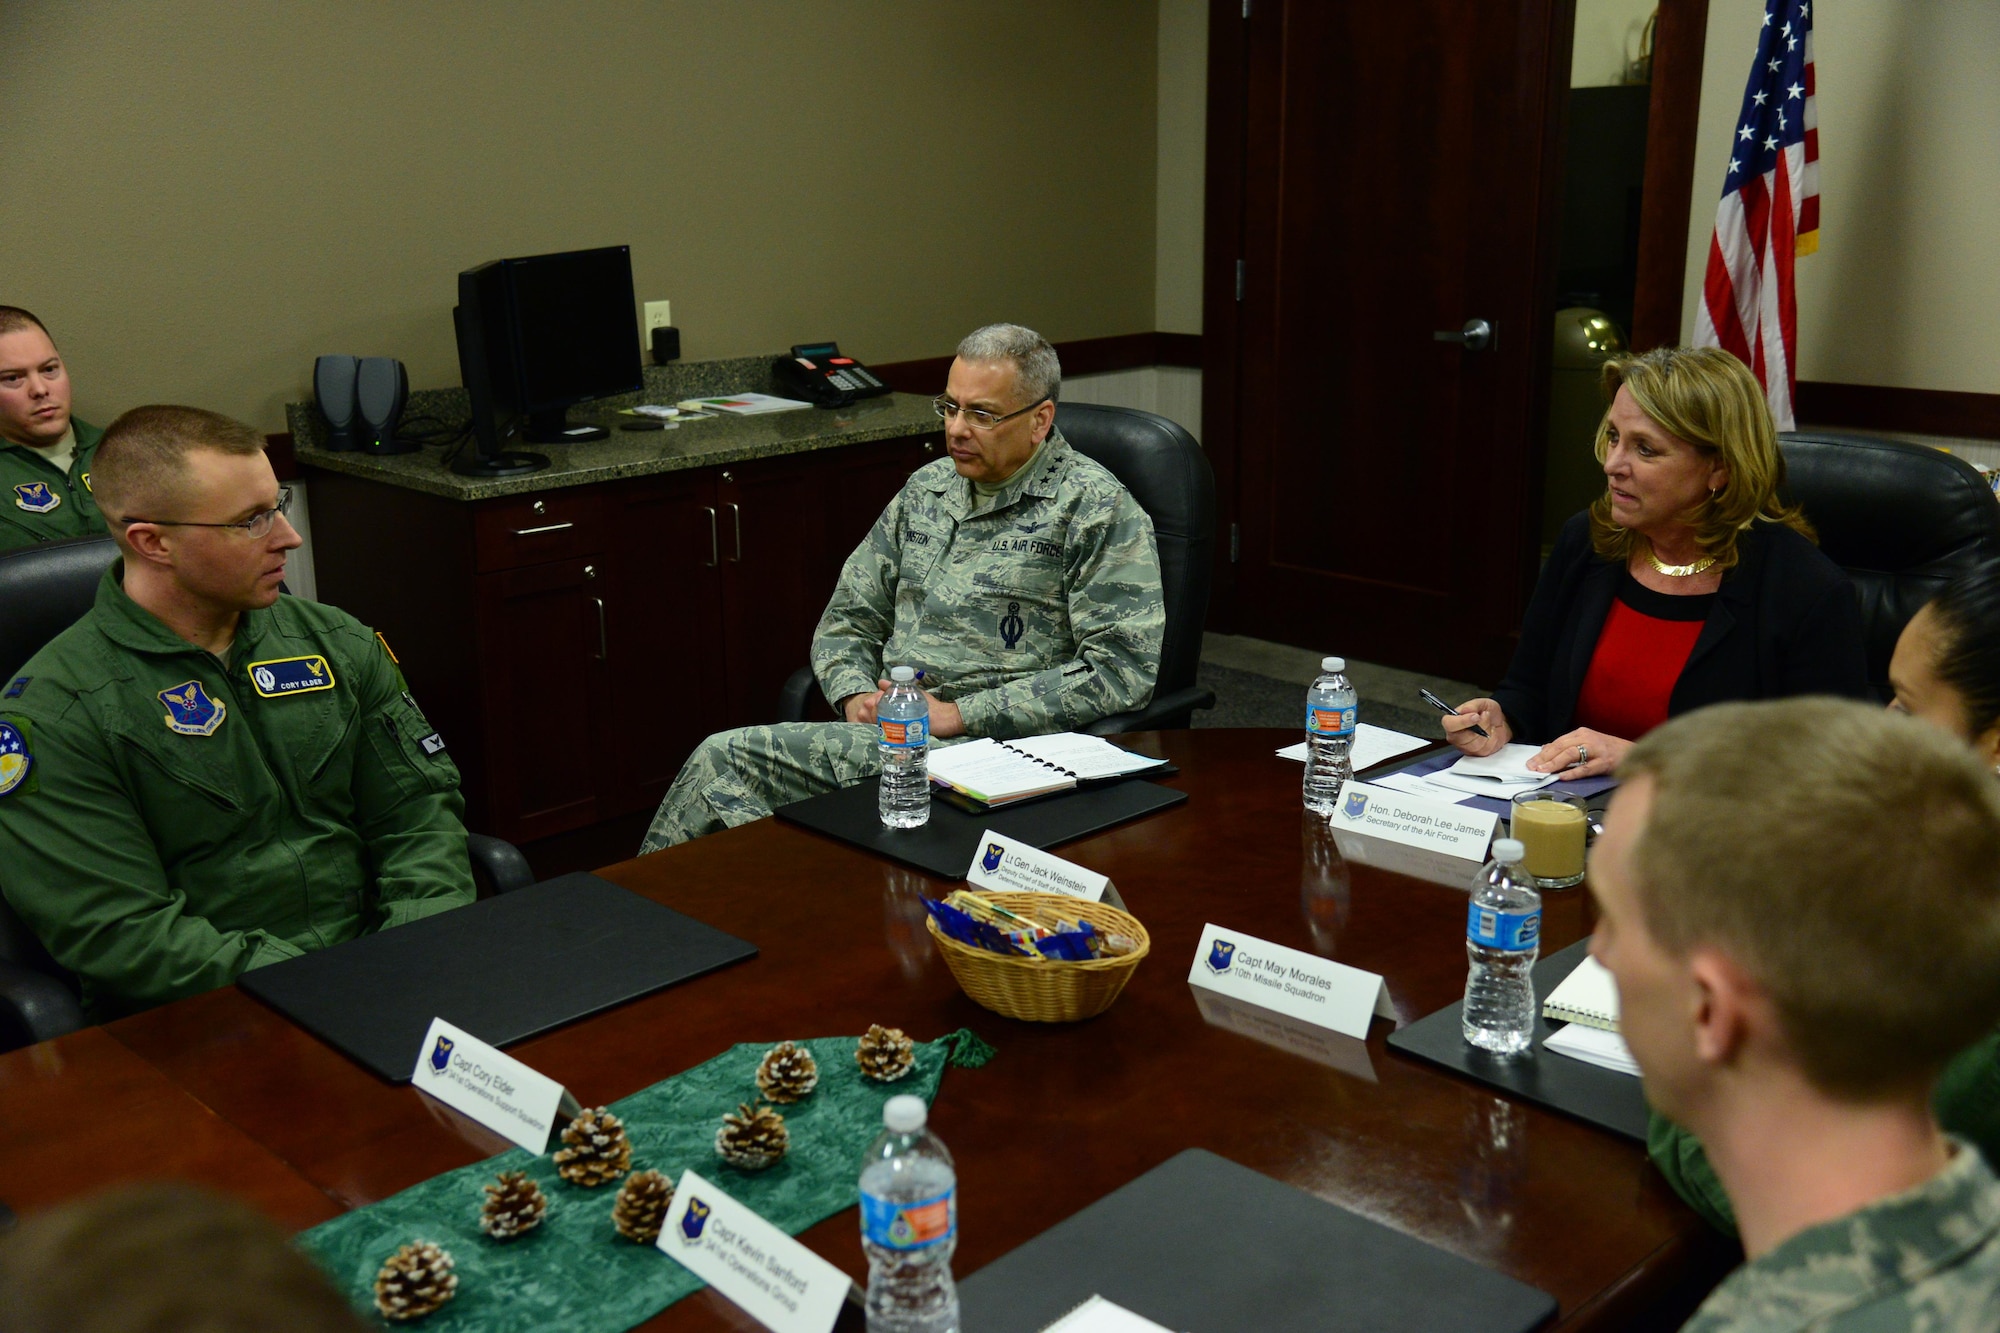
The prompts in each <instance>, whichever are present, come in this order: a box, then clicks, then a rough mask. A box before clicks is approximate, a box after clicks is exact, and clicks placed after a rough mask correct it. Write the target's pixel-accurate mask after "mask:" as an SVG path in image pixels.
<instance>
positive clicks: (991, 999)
mask: <svg viewBox="0 0 2000 1333" xmlns="http://www.w3.org/2000/svg"><path fill="white" fill-rule="evenodd" d="M978 896H979V897H981V898H984V899H986V900H987V901H988V902H991V903H996V904H998V905H999V906H1001V907H1004V908H1006V909H1007V910H1008V911H1010V912H1018V913H1020V914H1021V915H1022V916H1026V917H1029V918H1031V919H1033V918H1035V917H1037V915H1038V913H1052V914H1060V915H1062V916H1064V917H1071V918H1074V917H1081V918H1083V919H1084V920H1085V921H1088V922H1089V923H1090V924H1091V925H1093V926H1095V927H1096V928H1097V929H1098V930H1100V931H1107V932H1109V931H1116V932H1117V933H1118V934H1120V935H1129V936H1131V937H1132V938H1133V939H1135V940H1137V941H1138V942H1139V947H1138V948H1136V949H1134V950H1133V951H1132V952H1131V953H1128V954H1125V955H1124V956H1122V957H1119V958H1097V959H1092V960H1091V961H1090V962H1087V963H1060V962H1051V961H1049V960H1048V959H1045V958H1043V959H1037V958H1013V957H1009V956H1007V955H1006V954H997V953H988V952H987V951H986V950H984V949H975V948H973V947H972V946H971V945H969V944H965V943H962V942H961V941H959V940H955V939H952V938H951V937H950V936H948V935H946V934H944V933H943V932H942V931H940V930H939V929H938V924H937V922H936V921H934V920H930V919H929V918H926V924H927V925H928V926H929V927H930V932H931V938H932V939H934V940H936V941H937V946H938V948H939V949H941V950H943V952H944V961H945V966H947V967H949V968H950V969H951V974H952V976H953V977H955V978H957V979H958V984H959V987H960V989H962V990H963V991H964V992H965V993H966V994H967V995H969V996H971V997H972V998H973V999H974V1000H976V1001H978V1002H979V1003H980V1004H982V1005H984V1006H986V1007H987V1008H988V1009H991V1010H992V1011H993V1012H994V1013H996V1014H1003V1015H1005V1016H1006V1017H1008V1018H1020V1019H1026V1020H1027V1021H1029V1022H1031V1023H1073V1022H1075V1021H1076V1020H1078V1019H1080V1018H1091V1017H1094V1016H1096V1015H1098V1014H1101V1013H1103V1012H1104V1011H1105V1010H1106V1009H1109V1008H1110V1007H1111V1002H1112V1001H1113V1000H1115V999H1117V998H1118V992H1120V991H1122V990H1124V989H1125V983H1126V982H1128V981H1130V980H1131V979H1132V973H1133V972H1134V971H1136V970H1137V969H1138V966H1139V960H1140V959H1142V958H1144V957H1145V956H1146V953H1147V951H1148V950H1149V949H1151V948H1152V947H1153V945H1152V939H1151V938H1150V937H1149V936H1148V935H1147V934H1146V928H1145V927H1144V926H1142V925H1140V924H1139V921H1138V918H1136V917H1134V916H1133V915H1132V914H1131V913H1129V912H1121V911H1119V910H1118V909H1117V908H1115V907H1112V906H1109V905H1107V904H1105V903H1091V902H1085V901H1083V900H1082V899H1080V898H1070V897H1067V896H1065V895H1063V894H1059V893H982V894H979V895H978Z"/></svg>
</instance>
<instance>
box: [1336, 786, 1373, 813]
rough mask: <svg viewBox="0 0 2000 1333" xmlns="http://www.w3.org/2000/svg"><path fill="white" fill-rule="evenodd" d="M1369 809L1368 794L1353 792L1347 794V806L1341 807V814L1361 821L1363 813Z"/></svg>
mask: <svg viewBox="0 0 2000 1333" xmlns="http://www.w3.org/2000/svg"><path fill="white" fill-rule="evenodd" d="M1367 808H1368V793H1367V792H1365V791H1351V792H1349V793H1347V804H1346V805H1345V806H1343V807H1341V811H1340V813H1342V814H1343V815H1346V816H1347V817H1348V818H1349V819H1359V818H1361V814H1362V812H1363V811H1364V810H1366V809H1367Z"/></svg>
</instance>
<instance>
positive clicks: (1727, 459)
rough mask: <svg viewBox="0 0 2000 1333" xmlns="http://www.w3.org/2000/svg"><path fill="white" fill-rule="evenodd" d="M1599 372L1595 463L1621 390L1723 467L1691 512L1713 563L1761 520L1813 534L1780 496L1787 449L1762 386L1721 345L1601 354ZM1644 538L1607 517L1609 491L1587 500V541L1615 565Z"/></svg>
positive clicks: (1725, 562) (1603, 452) (1602, 453)
mask: <svg viewBox="0 0 2000 1333" xmlns="http://www.w3.org/2000/svg"><path fill="white" fill-rule="evenodd" d="M1598 377H1599V383H1601V384H1602V385H1603V386H1604V402H1605V408H1604V416H1603V417H1602V418H1601V419H1599V421H1598V423H1597V440H1596V449H1597V461H1598V462H1600V463H1602V462H1603V461H1604V460H1605V458H1606V457H1607V456H1608V455H1609V454H1610V452H1611V406H1610V405H1611V402H1612V401H1613V400H1614V399H1616V398H1617V396H1618V390H1620V389H1624V390H1625V392H1626V393H1628V394H1630V395H1631V396H1632V402H1633V404H1634V405H1635V406H1637V407H1638V409H1639V410H1640V411H1641V412H1644V413H1645V414H1646V415H1647V416H1649V417H1651V418H1652V419H1653V420H1654V421H1655V422H1657V423H1658V424H1659V426H1660V428H1661V429H1662V430H1664V431H1666V432H1667V433H1668V434H1669V435H1672V436H1674V437H1675V438H1677V439H1682V440H1686V441H1687V442H1688V443H1689V444H1691V445H1693V446H1694V447H1695V448H1696V449H1698V450H1700V451H1701V452H1702V453H1703V454H1705V455H1707V456H1709V457H1711V458H1714V457H1717V456H1719V457H1720V458H1721V459H1722V461H1723V463H1725V464H1726V465H1727V466H1728V468H1729V480H1728V482H1726V483H1725V484H1724V485H1723V487H1722V489H1721V490H1720V491H1718V492H1717V493H1715V494H1714V495H1712V496H1710V497H1709V498H1708V499H1706V500H1704V501H1702V502H1701V504H1700V505H1699V506H1698V507H1697V508H1696V509H1695V511H1694V512H1693V513H1692V514H1689V515H1688V521H1689V523H1690V524H1691V525H1692V526H1693V528H1694V539H1695V544H1696V545H1697V546H1699V547H1700V548H1701V552H1702V554H1703V555H1707V556H1714V557H1715V563H1716V566H1717V568H1720V569H1729V568H1732V567H1733V566H1734V565H1735V564H1736V535H1737V534H1738V533H1739V532H1742V531H1743V530H1744V529H1745V528H1748V527H1749V526H1750V525H1751V524H1752V523H1756V522H1758V521H1760V520H1761V521H1763V522H1767V523H1779V524H1783V525H1784V526H1785V527H1788V528H1791V529H1792V530H1794V531H1795V532H1797V533H1799V535H1801V536H1803V537H1805V538H1806V539H1807V540H1809V541H1814V542H1817V541H1818V540H1819V537H1818V536H1817V534H1815V533H1814V532H1813V527H1812V524H1811V523H1809V522H1808V521H1807V520H1806V516H1805V511H1804V510H1802V509H1800V508H1799V507H1798V506H1797V505H1788V504H1786V503H1785V502H1784V501H1783V500H1781V499H1779V498H1778V490H1779V488H1780V487H1782V486H1783V485H1784V484H1785V456H1784V455H1783V454H1781V453H1779V452H1778V430H1777V426H1776V425H1775V424H1774V423H1773V422H1772V421H1771V408H1770V404H1768V403H1766V402H1765V401H1764V388H1763V386H1762V385H1760V384H1758V383H1757V377H1756V376H1755V375H1752V374H1751V373H1750V368H1749V367H1748V366H1746V365H1744V364H1743V363H1742V362H1741V361H1738V360H1737V359H1736V358H1735V357H1734V356H1731V355H1730V354H1729V353H1728V352H1725V351H1723V350H1722V349H1721V348H1720V347H1656V348H1654V349H1653V350H1652V351H1650V352H1645V353H1642V354H1640V355H1638V356H1629V357H1618V358H1614V359H1613V360H1610V361H1606V362H1605V363H1604V366H1603V368H1602V369H1601V370H1600V371H1599V372H1598ZM1642 540H1643V538H1641V537H1640V536H1639V534H1638V533H1636V532H1633V531H1632V530H1631V529H1630V528H1626V527H1621V526H1619V525H1618V524H1617V523H1616V522H1614V521H1613V520H1612V516H1611V493H1610V492H1609V491H1608V490H1607V491H1606V492H1605V493H1604V494H1603V495H1600V496H1598V497H1597V499H1596V500H1594V501H1593V502H1592V503H1591V506H1590V542H1591V545H1592V547H1593V548H1595V549H1596V551H1597V553H1598V554H1599V555H1601V556H1603V557H1604V558H1605V559H1607V560H1610V561H1613V562H1615V563H1617V564H1621V565H1622V564H1624V563H1625V562H1626V561H1627V560H1629V559H1631V558H1632V552H1633V549H1634V546H1635V544H1636V543H1638V542H1640V541H1642Z"/></svg>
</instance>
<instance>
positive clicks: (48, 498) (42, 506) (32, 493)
mask: <svg viewBox="0 0 2000 1333" xmlns="http://www.w3.org/2000/svg"><path fill="white" fill-rule="evenodd" d="M61 503H62V496H60V495H58V494H57V493H56V492H54V491H52V490H50V489H49V484H48V483H47V482H46V481H24V482H22V483H21V484H20V485H18V486H16V487H15V488H14V504H15V506H16V507H17V508H20V509H25V510H27V511H28V512H29V513H31V514H46V513H48V512H49V511H50V510H51V509H54V508H56V507H57V506H58V505H60V504H61Z"/></svg>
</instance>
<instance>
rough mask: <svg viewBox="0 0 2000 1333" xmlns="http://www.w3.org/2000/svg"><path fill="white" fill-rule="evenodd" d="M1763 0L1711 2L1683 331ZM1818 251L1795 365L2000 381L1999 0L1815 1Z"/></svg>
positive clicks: (1979, 383)
mask: <svg viewBox="0 0 2000 1333" xmlns="http://www.w3.org/2000/svg"><path fill="white" fill-rule="evenodd" d="M1763 11H1764V6H1763V4H1762V0H1710V3H1709V8H1708V47H1707V54H1706V57H1705V60H1704V68H1703V76H1702V91H1701V137H1700V140H1699V143H1698V149H1697V152H1696V156H1695V205H1694V212H1693V217H1692V219H1691V222H1690V225H1689V228H1688V268H1687V294H1686V300H1685V303H1684V305H1683V308H1682V314H1683V323H1684V333H1683V336H1684V337H1686V336H1689V335H1691V334H1692V332H1693V329H1694V315H1695V310H1696V302H1697V301H1698V300H1699V297H1700V291H1701V280H1702V275H1703V273H1704V272H1705V271H1706V269H1707V265H1708V247H1709V238H1710V237H1711V236H1712V235H1713V234H1714V231H1715V204H1716V195H1717V193H1718V192H1719V191H1720V190H1721V188H1722V176H1723V167H1724V164H1725V162H1726V160H1727V158H1726V153H1727V150H1728V144H1729V137H1730V136H1729V131H1730V126H1731V125H1732V124H1733V123H1734V120H1735V117H1736V112H1737V110H1738V108H1739V107H1740V106H1741V103H1742V99H1743V85H1744V82H1745V80H1746V79H1747V77H1748V76H1749V72H1750V57H1751V54H1752V52H1753V51H1754V49H1755V45H1756V40H1757V29H1758V27H1759V25H1760V24H1761V23H1762V21H1763V18H1762V16H1763ZM1813 55H1814V60H1815V64H1816V66H1817V68H1816V71H1815V72H1816V75H1817V90H1818V110H1819V125H1820V159H1819V161H1820V217H1821V229H1820V249H1819V253H1818V254H1816V255H1813V256H1811V257H1809V258H1806V259H1802V260H1800V261H1799V266H1798V275H1799V276H1798V286H1799V378H1801V379H1808V380H1832V381H1836V382H1838V383H1843V384H1881V385H1892V386H1896V387H1901V388H1913V389H1957V390H1963V391H1967V392H1973V393H2000V327H1996V325H1995V323H1994V319H1993V312H1994V311H1995V310H1996V309H2000V246H1996V245H1995V244H1994V239H1993V227H1994V222H1993V220H1994V218H1995V217H1996V216H2000V154H1996V152H1995V151H1994V142H1995V136H1996V130H1997V129H2000V82H1996V81H1995V79H1994V78H1993V67H1994V63H1995V61H1996V60H2000V4H1994V3H1993V2H1992V0H1894V3H1885V2H1884V0H1821V3H1820V4H1818V5H1815V6H1814V8H1813Z"/></svg>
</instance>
